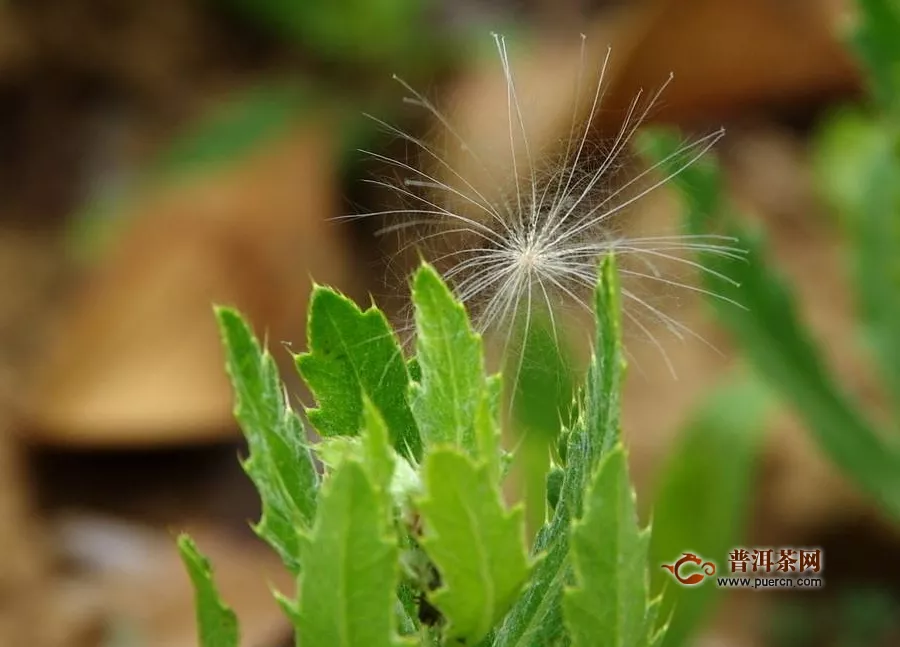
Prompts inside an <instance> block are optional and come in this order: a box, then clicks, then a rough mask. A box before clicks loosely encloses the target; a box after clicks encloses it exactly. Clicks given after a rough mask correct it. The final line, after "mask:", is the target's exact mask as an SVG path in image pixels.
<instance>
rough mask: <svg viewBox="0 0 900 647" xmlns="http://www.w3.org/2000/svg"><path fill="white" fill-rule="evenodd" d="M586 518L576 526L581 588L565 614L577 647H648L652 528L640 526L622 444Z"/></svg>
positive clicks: (570, 592)
mask: <svg viewBox="0 0 900 647" xmlns="http://www.w3.org/2000/svg"><path fill="white" fill-rule="evenodd" d="M587 496H588V498H587V501H586V502H585V511H584V518H583V519H582V520H581V521H579V522H578V523H576V524H574V525H573V527H572V538H571V559H572V565H573V567H574V571H575V579H576V586H575V587H574V588H569V589H567V590H566V592H565V597H564V600H563V612H564V616H565V621H566V626H567V628H568V630H569V635H570V637H571V639H572V645H574V646H575V647H595V646H596V645H601V644H602V645H612V646H615V647H641V646H643V645H646V644H647V642H648V639H649V635H650V633H651V632H650V631H648V627H647V607H648V574H647V548H648V544H649V539H650V534H649V530H648V529H645V530H641V529H640V528H638V523H637V513H636V511H635V505H634V491H633V490H632V488H631V483H630V481H629V480H628V465H627V462H626V459H625V452H624V450H623V449H622V447H621V446H617V447H615V448H613V449H612V450H611V451H609V452H608V453H607V454H606V455H605V456H603V458H601V460H600V464H599V465H598V467H597V471H596V474H595V476H594V477H593V480H592V483H591V486H590V490H589V493H588V495H587Z"/></svg>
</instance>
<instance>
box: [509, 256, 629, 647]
mask: <svg viewBox="0 0 900 647" xmlns="http://www.w3.org/2000/svg"><path fill="white" fill-rule="evenodd" d="M615 268H616V265H615V259H614V258H613V257H612V256H609V257H607V258H605V259H604V260H603V262H602V264H601V266H600V273H599V281H598V285H597V290H596V294H595V308H596V321H597V331H596V335H597V339H596V342H595V347H594V353H593V355H592V358H591V365H590V368H589V371H588V382H587V385H586V387H585V391H586V393H583V394H582V396H581V399H584V400H587V404H586V405H585V406H584V407H581V412H580V413H579V417H578V418H577V419H576V420H575V421H574V423H573V425H572V429H571V430H570V431H568V433H567V434H566V436H565V437H566V451H565V474H564V476H563V482H562V485H561V487H560V493H559V502H558V504H557V505H556V507H555V508H554V511H553V517H552V518H551V520H550V522H549V523H548V524H546V525H545V526H544V527H543V528H541V530H540V532H538V535H537V537H536V539H535V542H534V549H533V551H532V552H533V553H534V554H535V555H541V556H542V558H541V559H540V561H538V562H537V564H536V565H535V567H534V570H533V573H532V576H531V579H530V581H529V584H528V588H527V589H526V591H525V593H524V594H523V595H522V596H521V597H520V598H519V599H518V600H517V601H516V603H515V605H514V606H513V608H512V609H511V610H510V612H509V614H508V615H507V616H506V618H505V619H504V621H503V624H502V625H501V626H500V628H499V630H498V631H497V635H496V638H495V640H494V643H493V644H494V647H522V646H524V645H553V644H556V641H558V640H563V639H564V635H565V627H564V626H563V617H562V598H563V586H564V585H565V584H567V583H570V582H571V578H572V566H571V563H570V562H569V558H568V553H569V528H570V525H571V524H572V522H573V521H574V520H577V519H579V518H580V517H581V514H582V509H583V502H584V493H585V490H586V489H587V485H588V483H589V481H590V477H591V474H592V473H593V470H594V468H595V466H596V465H597V463H598V461H599V460H600V458H601V456H602V455H603V453H604V452H607V451H609V450H610V449H611V448H612V447H613V446H614V445H615V444H616V443H617V442H618V437H619V411H618V407H619V396H618V392H619V389H620V388H621V379H622V366H623V360H622V347H621V324H620V321H621V320H620V316H621V313H620V311H619V310H618V307H619V294H618V290H619V283H618V280H617V275H616V269H615Z"/></svg>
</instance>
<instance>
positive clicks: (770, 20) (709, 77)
mask: <svg viewBox="0 0 900 647" xmlns="http://www.w3.org/2000/svg"><path fill="white" fill-rule="evenodd" d="M654 5H655V6H654V10H653V12H651V13H650V14H649V16H648V19H647V20H646V22H645V24H644V26H643V27H641V28H639V29H638V31H637V32H636V38H637V39H638V40H639V41H640V42H639V45H638V46H636V47H632V48H631V49H630V50H629V55H628V58H627V61H626V62H625V63H624V64H623V65H622V66H621V68H620V69H619V73H618V74H617V76H616V81H614V82H613V85H612V87H611V88H610V98H611V100H612V103H613V105H627V102H628V101H629V100H630V99H631V97H633V96H634V94H635V93H636V92H637V91H638V90H639V89H640V88H645V89H646V88H652V87H655V86H657V85H659V83H660V80H661V79H664V78H665V76H666V75H667V74H668V73H669V72H673V73H674V74H675V80H674V82H673V83H672V84H671V85H670V86H669V88H668V89H667V90H666V93H665V95H664V97H663V100H662V101H661V102H660V106H659V111H658V112H657V113H656V114H655V116H654V118H655V119H660V120H666V121H695V120H698V119H709V118H715V119H721V118H722V116H723V115H725V114H735V113H738V112H740V111H741V110H747V109H755V108H759V107H762V106H766V105H773V104H775V105H780V106H786V105H791V104H792V103H794V102H800V103H801V104H803V103H805V104H807V105H809V104H810V102H812V101H820V100H821V99H822V98H826V97H833V96H834V95H836V94H841V93H847V92H850V91H854V90H856V89H857V88H858V86H859V76H858V73H857V70H856V68H855V66H854V64H853V61H852V59H851V57H850V55H849V53H848V52H847V51H846V49H845V48H844V46H843V44H842V43H841V42H840V40H839V34H838V27H837V23H838V22H839V21H840V20H841V19H842V17H843V13H844V12H843V7H842V6H840V5H839V4H838V3H836V2H831V3H828V2H822V1H821V0H794V1H793V2H780V1H778V0H734V1H732V2H720V1H719V0H664V1H660V2H656V3H654Z"/></svg>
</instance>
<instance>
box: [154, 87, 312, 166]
mask: <svg viewBox="0 0 900 647" xmlns="http://www.w3.org/2000/svg"><path fill="white" fill-rule="evenodd" d="M312 101H313V93H312V90H311V89H310V88H306V87H298V86H267V87H260V88H256V89H254V90H251V91H246V92H244V93H242V94H239V95H236V96H235V97H232V98H230V99H228V100H226V101H225V102H223V103H222V104H221V105H218V106H216V108H215V110H213V111H211V112H210V113H209V114H208V115H207V116H206V117H205V118H204V119H203V120H202V121H201V122H200V123H199V124H198V125H197V127H196V128H195V129H194V130H193V131H192V132H190V133H188V134H186V135H184V136H182V137H180V138H179V139H176V140H175V141H174V142H173V144H172V145H171V146H170V147H169V148H168V150H167V151H166V152H165V154H164V155H163V156H162V158H161V159H160V160H159V161H158V162H157V163H156V171H157V172H159V173H161V174H164V175H166V176H168V177H180V176H182V175H184V174H185V173H188V172H190V171H194V170H196V169H198V168H206V167H208V166H210V165H212V164H219V163H223V162H229V161H231V160H234V159H237V158H241V157H244V156H246V155H247V154H248V153H250V152H251V151H252V150H253V149H255V148H256V147H257V146H259V145H260V144H262V143H264V142H267V141H272V140H273V139H274V138H276V137H278V136H279V135H282V134H283V133H284V132H285V131H286V130H287V129H288V128H289V127H290V125H291V124H292V123H293V122H294V121H295V120H296V119H297V118H298V116H299V115H300V114H301V112H302V110H303V109H304V108H306V107H308V106H309V105H311V103H312Z"/></svg>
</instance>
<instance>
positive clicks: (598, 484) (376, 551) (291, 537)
mask: <svg viewBox="0 0 900 647" xmlns="http://www.w3.org/2000/svg"><path fill="white" fill-rule="evenodd" d="M618 299H619V293H618V285H617V279H616V270H615V265H614V262H613V259H612V257H608V258H607V259H606V260H605V261H604V262H603V264H602V267H601V270H600V280H599V283H598V286H597V289H596V292H595V299H594V304H595V309H596V310H595V314H596V323H597V329H596V339H595V351H594V354H593V357H592V361H591V364H590V368H589V371H588V375H587V379H586V382H585V384H583V385H582V387H581V390H580V393H579V394H578V396H577V398H578V400H579V403H580V406H579V407H578V411H579V413H578V415H577V416H576V417H574V419H573V420H572V422H571V425H570V426H569V427H568V428H566V429H564V430H563V434H564V437H565V439H566V440H565V443H564V445H565V447H564V448H563V451H562V452H561V457H560V459H559V462H560V463H561V464H559V465H554V467H555V468H559V469H561V470H562V471H561V473H562V478H561V483H559V485H558V488H557V489H556V495H555V496H554V499H553V501H554V505H553V507H552V509H551V511H550V513H549V514H548V515H547V521H546V523H545V524H544V525H543V526H542V527H541V528H540V530H539V532H538V534H537V537H536V539H535V541H534V545H533V546H528V545H527V542H526V535H525V525H524V515H523V513H522V509H521V507H520V506H519V505H513V506H511V507H510V506H508V505H506V504H505V503H504V501H503V496H502V490H501V482H502V480H503V477H504V474H505V469H504V465H505V460H504V453H503V452H502V450H501V447H500V426H499V410H500V407H499V397H500V393H501V390H500V377H499V376H498V375H494V376H488V375H486V374H485V370H484V360H483V357H482V342H481V338H480V336H479V335H477V334H475V333H474V332H473V331H472V329H471V327H470V324H469V320H468V316H467V313H466V311H465V309H464V307H463V306H462V305H461V304H460V303H458V302H457V301H456V300H455V299H454V297H453V296H452V294H451V292H450V291H449V289H448V288H447V287H446V286H445V284H444V283H443V281H442V280H441V279H440V277H439V276H438V274H437V273H436V272H435V271H434V270H433V269H432V268H431V267H429V266H427V265H423V266H422V267H421V268H420V269H419V270H418V271H417V273H416V274H415V277H414V280H413V302H414V305H415V318H416V328H417V344H416V357H415V358H414V359H413V360H407V359H406V358H404V357H403V355H402V352H401V349H400V347H399V345H398V344H397V342H396V340H395V338H394V336H393V333H392V331H391V330H390V328H389V326H388V323H387V320H386V319H385V317H384V315H383V314H382V313H381V312H380V311H379V310H378V309H377V308H375V307H374V306H373V307H371V308H370V309H368V310H366V311H365V312H363V311H361V310H359V309H358V308H357V307H356V305H354V304H353V303H352V302H350V301H349V300H347V299H346V298H344V297H343V296H341V295H339V294H337V293H336V292H334V291H332V290H330V289H328V288H323V287H317V288H315V291H314V294H313V298H312V301H311V305H310V318H309V326H308V330H309V349H310V351H309V353H307V354H303V355H299V356H297V357H296V364H297V367H298V368H299V370H300V373H301V375H302V376H303V377H304V379H305V380H306V382H307V384H308V385H309V387H310V389H311V390H312V392H313V393H314V394H315V396H316V398H317V401H318V408H316V409H310V410H308V411H307V416H308V418H309V420H310V422H311V423H312V424H313V425H314V426H315V428H316V430H317V431H318V432H319V434H320V435H321V436H322V439H321V441H319V442H317V443H313V444H310V443H308V442H307V440H306V433H305V430H304V425H303V423H302V422H301V420H300V418H299V417H298V415H297V414H296V413H295V412H294V411H292V410H291V408H290V407H289V406H288V404H287V402H286V398H285V395H284V392H283V387H282V384H281V382H280V379H279V377H278V373H277V369H276V365H275V362H274V360H273V358H272V356H271V355H270V354H269V353H268V352H267V351H265V350H264V349H261V348H260V346H259V344H258V342H257V341H256V340H255V339H254V337H253V335H252V333H251V331H250V329H249V327H248V326H247V325H246V323H245V322H244V321H243V320H242V319H241V317H240V316H239V315H238V314H237V313H236V312H234V311H233V310H229V309H224V308H220V309H218V310H217V316H218V320H219V325H220V329H221V332H222V337H223V340H224V343H225V346H226V349H227V355H228V370H229V373H230V375H231V378H232V381H233V384H234V388H235V392H236V395H237V405H236V409H235V413H236V416H237V419H238V421H239V422H240V425H241V428H242V430H243V432H244V434H245V435H246V438H247V442H248V445H249V456H248V458H247V459H246V460H245V461H244V463H243V466H244V469H245V470H246V472H247V474H248V475H249V476H250V478H251V479H252V480H253V482H254V484H255V485H256V487H257V489H258V490H259V493H260V497H261V499H262V504H263V513H262V518H261V520H260V522H259V523H258V524H257V525H256V526H255V529H256V531H257V533H258V534H259V536H260V537H261V538H263V539H264V540H266V541H267V542H268V543H269V544H270V545H271V546H272V547H273V548H274V549H275V550H276V551H277V552H278V553H279V554H280V555H281V557H282V559H283V561H284V563H285V566H286V567H287V568H288V569H289V570H290V572H291V573H292V574H293V575H294V576H295V577H296V578H297V597H296V598H289V597H286V596H283V595H280V594H279V595H278V598H279V601H280V603H281V606H282V607H283V609H284V611H285V613H286V614H287V615H288V617H289V618H290V620H291V622H292V624H293V626H294V629H295V633H296V640H297V644H298V645H303V647H317V646H319V645H322V646H326V645H327V646H329V647H331V646H339V645H343V646H356V645H358V646H360V647H377V646H378V645H403V644H409V645H413V644H421V645H497V646H501V645H552V644H572V645H597V644H609V645H622V646H625V645H629V646H631V645H633V646H640V645H652V644H657V643H659V641H660V640H661V638H662V636H663V635H664V626H665V623H664V622H662V621H661V619H660V618H658V613H657V611H658V609H659V598H656V599H651V598H650V595H649V576H648V561H647V556H648V548H649V540H650V533H649V529H647V528H643V529H642V528H641V527H640V526H639V525H638V521H637V515H636V511H635V502H634V494H633V491H632V488H631V485H630V482H629V478H628V469H627V464H626V458H625V450H624V449H623V447H622V444H621V440H620V431H619V397H618V396H619V389H620V381H621V376H622V372H623V360H622V355H621V338H620V323H619V304H618ZM314 456H315V457H316V458H317V459H318V460H319V461H320V462H321V463H322V464H323V465H324V472H323V474H321V475H320V474H319V473H318V472H317V470H316V467H315V463H314V460H313V457H314ZM179 548H180V549H181V553H182V557H183V559H184V561H185V564H186V566H187V568H188V571H189V572H190V575H191V578H192V581H193V582H194V585H195V589H196V602H197V616H198V626H199V634H200V642H201V644H202V645H203V646H204V647H229V646H232V645H237V644H238V630H237V623H236V620H235V618H234V614H233V613H232V612H231V611H230V610H229V609H228V608H227V607H226V606H225V605H224V604H223V603H222V602H221V601H220V600H219V598H218V596H217V595H216V594H215V589H214V584H213V581H212V572H211V569H210V566H209V564H208V563H207V562H206V561H205V559H204V558H203V557H202V556H201V555H200V553H199V552H198V551H197V549H196V547H195V546H194V544H193V543H192V541H191V540H190V539H189V538H187V537H184V536H183V537H182V538H180V539H179Z"/></svg>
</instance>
